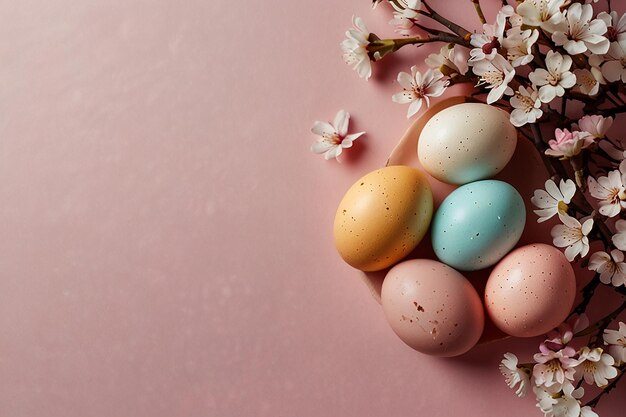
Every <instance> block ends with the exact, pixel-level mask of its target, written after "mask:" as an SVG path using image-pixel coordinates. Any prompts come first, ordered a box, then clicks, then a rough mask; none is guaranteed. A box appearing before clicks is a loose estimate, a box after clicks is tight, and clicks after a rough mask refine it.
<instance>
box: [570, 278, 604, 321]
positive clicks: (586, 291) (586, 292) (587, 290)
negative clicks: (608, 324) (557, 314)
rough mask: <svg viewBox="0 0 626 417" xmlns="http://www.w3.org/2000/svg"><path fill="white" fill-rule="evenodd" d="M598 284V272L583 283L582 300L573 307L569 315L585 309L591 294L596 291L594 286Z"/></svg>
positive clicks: (580, 312) (579, 312)
mask: <svg viewBox="0 0 626 417" xmlns="http://www.w3.org/2000/svg"><path fill="white" fill-rule="evenodd" d="M599 285H600V274H596V275H595V276H594V277H593V278H592V279H591V281H589V283H587V285H585V286H584V287H583V289H582V291H581V292H582V294H583V299H582V301H581V302H580V303H579V304H578V305H577V306H576V308H574V311H573V312H572V314H570V317H571V316H572V315H574V314H579V315H580V314H582V313H584V312H585V310H586V309H587V306H588V305H589V303H590V302H591V298H592V297H593V294H594V293H595V292H596V288H598V286H599Z"/></svg>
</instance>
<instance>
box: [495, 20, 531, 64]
mask: <svg viewBox="0 0 626 417" xmlns="http://www.w3.org/2000/svg"><path fill="white" fill-rule="evenodd" d="M537 39H539V31H538V30H530V29H527V30H522V29H521V28H519V27H513V28H511V29H509V30H507V32H506V38H504V39H502V46H503V47H504V48H505V49H506V58H507V59H508V60H509V62H510V63H511V65H513V67H519V66H522V65H526V64H528V63H529V62H531V61H532V60H533V58H534V56H533V54H532V52H531V48H532V46H533V45H534V44H535V42H537Z"/></svg>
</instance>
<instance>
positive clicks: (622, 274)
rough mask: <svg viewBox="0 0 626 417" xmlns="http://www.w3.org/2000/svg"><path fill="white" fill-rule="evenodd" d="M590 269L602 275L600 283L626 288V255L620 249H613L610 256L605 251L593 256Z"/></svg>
mask: <svg viewBox="0 0 626 417" xmlns="http://www.w3.org/2000/svg"><path fill="white" fill-rule="evenodd" d="M589 269H590V270H592V271H596V272H597V273H599V274H600V281H601V282H602V283H603V284H606V285H611V284H613V285H614V286H616V287H619V286H621V285H625V286H626V263H624V254H623V253H622V252H621V251H619V250H618V249H613V250H612V251H611V254H610V255H609V254H608V253H606V252H604V251H598V252H596V253H594V254H593V255H591V257H590V258H589Z"/></svg>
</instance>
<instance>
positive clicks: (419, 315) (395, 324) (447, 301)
mask: <svg viewBox="0 0 626 417" xmlns="http://www.w3.org/2000/svg"><path fill="white" fill-rule="evenodd" d="M381 304H382V307H383V311H384V312H385V317H386V318H387V321H388V322H389V325H390V326H391V328H392V329H393V331H394V332H395V333H396V334H397V335H398V337H400V339H401V340H402V341H403V342H404V343H406V344H407V345H409V346H410V347H412V348H413V349H415V350H418V351H420V352H422V353H425V354H428V355H435V356H457V355H460V354H462V353H465V352H467V351H468V350H470V349H471V348H472V347H473V346H474V345H475V344H476V343H477V342H478V339H479V338H480V335H481V334H482V331H483V327H484V311H483V306H482V302H481V299H480V296H479V295H478V293H477V292H476V290H475V289H474V287H473V286H472V284H470V282H469V281H468V280H467V279H466V278H465V277H464V276H463V275H461V274H460V273H459V272H457V271H455V270H454V269H452V268H450V267H449V266H447V265H444V264H442V263H441V262H437V261H433V260H430V259H413V260H410V261H405V262H402V263H399V264H398V265H396V266H394V267H393V268H391V269H390V270H389V272H388V273H387V275H386V276H385V279H384V281H383V286H382V292H381Z"/></svg>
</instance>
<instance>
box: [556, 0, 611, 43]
mask: <svg viewBox="0 0 626 417" xmlns="http://www.w3.org/2000/svg"><path fill="white" fill-rule="evenodd" d="M565 17H566V19H564V20H563V21H561V23H560V24H559V25H558V26H557V27H556V28H555V30H554V33H553V34H552V40H553V41H554V43H555V44H556V45H558V46H563V48H565V50H566V51H567V53H569V54H571V55H577V54H582V53H584V52H586V51H587V50H589V51H590V52H592V53H594V54H606V53H607V51H608V50H609V40H608V39H607V38H605V37H604V36H602V35H604V34H605V33H606V23H604V21H603V20H601V19H593V20H591V19H592V17H593V6H592V5H590V4H580V3H574V4H572V5H571V6H570V7H569V9H567V11H566V12H565Z"/></svg>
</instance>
